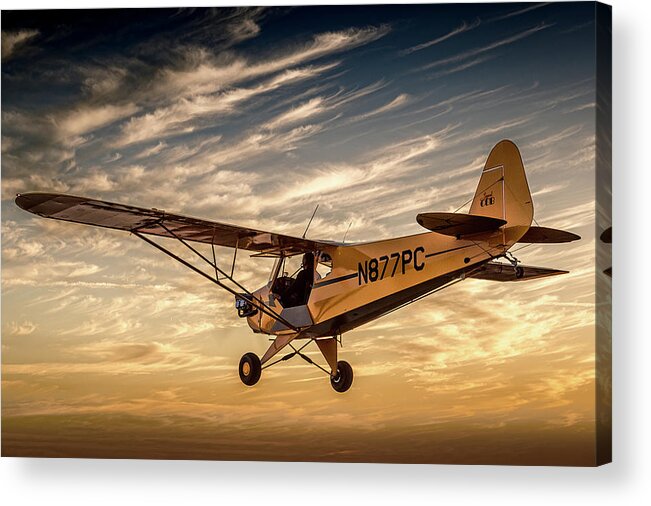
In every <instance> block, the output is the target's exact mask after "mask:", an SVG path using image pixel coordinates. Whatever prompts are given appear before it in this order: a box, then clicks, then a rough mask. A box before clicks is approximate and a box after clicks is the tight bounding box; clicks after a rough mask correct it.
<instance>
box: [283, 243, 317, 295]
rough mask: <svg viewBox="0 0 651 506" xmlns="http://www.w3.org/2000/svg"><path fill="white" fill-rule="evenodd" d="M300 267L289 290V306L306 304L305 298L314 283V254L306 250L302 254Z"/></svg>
mask: <svg viewBox="0 0 651 506" xmlns="http://www.w3.org/2000/svg"><path fill="white" fill-rule="evenodd" d="M301 267H302V269H301V270H300V271H299V273H298V274H297V275H296V279H295V280H294V283H292V286H291V288H290V290H289V292H290V296H289V301H290V304H291V306H288V307H292V306H302V305H304V304H307V299H308V298H309V296H310V291H311V290H312V284H313V283H314V254H313V253H311V252H307V253H305V254H304V255H303V260H302V262H301Z"/></svg>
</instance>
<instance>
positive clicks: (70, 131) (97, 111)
mask: <svg viewBox="0 0 651 506" xmlns="http://www.w3.org/2000/svg"><path fill="white" fill-rule="evenodd" d="M138 110H139V107H138V106H137V105H135V104H124V105H112V104H106V105H98V106H91V105H88V106H82V107H79V108H77V109H74V110H72V111H70V112H69V113H66V114H64V115H62V116H61V117H58V118H56V119H54V122H55V124H56V126H57V128H58V130H59V132H60V133H61V134H62V135H64V136H65V137H73V138H74V137H78V136H81V135H84V134H87V133H89V132H93V131H95V130H98V129H99V128H102V127H105V126H107V125H110V124H111V123H114V122H116V121H118V120H120V119H123V118H125V117H127V116H131V115H132V114H134V113H136V112H137V111H138Z"/></svg>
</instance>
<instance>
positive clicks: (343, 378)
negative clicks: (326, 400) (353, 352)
mask: <svg viewBox="0 0 651 506" xmlns="http://www.w3.org/2000/svg"><path fill="white" fill-rule="evenodd" d="M330 384H331V385H332V388H334V389H335V391H337V392H339V393H344V392H345V391H346V390H348V389H349V388H350V386H351V385H352V384H353V368H352V367H351V366H350V364H349V363H348V362H346V361H345V360H340V361H339V362H337V374H336V375H335V376H330Z"/></svg>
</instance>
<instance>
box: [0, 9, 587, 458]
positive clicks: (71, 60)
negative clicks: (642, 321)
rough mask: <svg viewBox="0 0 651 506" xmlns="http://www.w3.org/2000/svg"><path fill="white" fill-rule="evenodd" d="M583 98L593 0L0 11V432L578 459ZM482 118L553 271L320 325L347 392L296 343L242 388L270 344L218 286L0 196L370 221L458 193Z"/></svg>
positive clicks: (81, 443) (230, 448)
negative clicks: (297, 355) (340, 327)
mask: <svg viewBox="0 0 651 506" xmlns="http://www.w3.org/2000/svg"><path fill="white" fill-rule="evenodd" d="M595 100H596V86H595V24H594V5H593V4H591V3H563V4H543V3H539V4H493V5H488V4H484V5H473V4H465V5H430V6H428V5H421V6H404V5H402V6H399V7H391V6H379V7H377V6H374V7H368V6H365V7H350V6H348V7H275V8H266V9H262V8H235V9H167V10H154V9H147V10H145V9H133V10H113V11H101V10H93V11H75V10H69V11H36V12H34V11H31V12H19V11H3V12H2V436H3V439H2V452H3V455H44V456H95V457H132V458H195V459H228V460H233V459H234V460H246V459H267V460H325V461H363V462H369V461H379V462H441V463H452V462H454V463H464V462H465V463H514V464H566V465H585V464H589V463H591V462H592V461H593V460H594V436H595V434H594V432H595V429H594V423H595V403H594V399H595V369H594V356H595V346H594V339H595V330H594V324H595V313H594V310H595V307H594V300H595V282H594V279H595V269H594V261H595V254H594V249H595V231H594V219H595V218H594V216H595V182H594V179H595V174H594V166H595ZM504 138H509V139H511V140H513V141H514V142H515V143H516V144H517V145H518V146H519V148H520V150H521V153H522V156H523V160H524V164H525V168H526V172H527V177H528V181H529V186H530V188H531V192H532V195H533V199H534V206H535V215H534V217H535V220H536V222H537V223H538V224H540V225H541V226H549V227H554V228H560V229H564V230H569V231H572V232H574V233H577V234H579V235H581V237H582V239H581V240H580V241H577V242H575V243H572V244H566V245H532V246H527V247H526V248H522V246H518V248H522V251H521V252H517V253H516V256H517V257H518V258H519V259H520V260H522V261H523V263H525V264H528V265H537V266H545V267H552V268H559V269H567V270H569V271H570V273H569V274H567V275H564V276H557V277H554V278H549V279H543V280H538V281H531V282H528V283H517V284H510V283H492V282H488V281H481V280H467V281H464V282H463V283H458V284H456V285H455V286H453V287H450V288H449V289H446V290H445V291H442V292H439V293H437V294H435V295H432V296H430V297H428V298H426V299H424V300H421V301H419V302H417V303H415V304H412V305H410V306H408V307H406V308H404V309H401V310H400V311H398V312H395V313H392V314H390V315H388V316H386V317H383V318H381V319H379V320H376V321H375V322H372V323H370V324H368V325H365V326H363V327H360V328H359V329H356V330H354V331H351V332H349V333H347V334H345V335H344V336H343V348H342V349H340V359H344V360H347V361H348V362H350V363H351V365H352V366H353V369H354V372H355V379H354V383H353V386H352V388H351V390H350V391H349V392H347V393H346V394H344V395H341V394H337V393H336V392H334V391H333V390H332V389H331V387H330V385H329V382H328V378H327V377H326V376H325V375H324V374H323V373H322V372H320V371H319V370H317V369H315V368H313V367H309V366H308V365H307V364H305V363H304V362H302V361H298V360H293V361H290V362H287V363H285V364H282V366H276V367H273V368H271V369H269V370H267V371H265V372H264V373H263V376H262V379H261V381H260V383H259V384H258V385H256V386H255V387H254V388H246V387H244V386H243V385H242V384H241V383H240V380H239V378H238V375H237V364H238V362H239V358H240V356H241V355H242V354H243V353H245V352H248V351H253V352H256V353H257V354H258V355H262V354H263V353H264V351H265V349H266V348H267V346H268V344H269V343H268V341H267V339H266V338H265V337H263V336H259V335H253V334H252V333H251V332H250V330H249V329H248V326H247V325H246V324H245V323H244V322H243V321H241V320H239V319H238V318H237V316H236V312H235V310H234V308H233V300H232V297H231V296H230V295H228V294H226V293H223V292H220V291H219V290H218V289H217V288H215V287H214V286H212V285H211V284H210V283H209V282H207V281H205V280H203V279H202V278H200V277H199V276H197V275H196V274H194V273H192V272H190V271H188V270H186V269H185V268H184V267H182V266H180V265H177V264H176V263H174V262H173V261H172V260H170V259H169V258H167V257H164V256H162V255H161V254H160V253H158V252H156V251H155V250H153V249H151V248H149V247H148V246H147V245H146V244H144V243H142V242H141V241H138V240H137V239H136V238H135V237H130V236H129V235H128V234H125V233H120V232H118V231H110V230H102V229H93V228H92V227H84V226H81V225H75V224H68V223H60V222H56V221H52V220H44V219H40V218H37V217H35V216H33V215H31V214H28V213H25V212H24V211H22V210H20V209H19V208H18V207H16V205H15V204H14V202H13V198H14V196H15V194H16V193H17V192H23V191H36V190H38V191H56V192H64V193H71V194H77V195H84V196H89V197H93V198H100V199H104V200H109V201H117V202H123V203H127V204H133V205H138V206H143V207H156V208H158V209H165V210H168V211H170V212H178V213H183V214H189V215H192V216H197V217H202V218H206V219H212V220H216V221H222V222H227V223H235V224H240V225H243V226H251V227H254V228H258V229H264V230H270V231H277V232H281V233H286V234H290V235H296V236H300V235H301V234H302V233H303V230H304V228H305V225H306V223H307V221H308V220H309V218H310V216H311V214H312V212H313V210H314V207H315V206H316V204H319V211H318V213H317V215H316V217H315V218H314V220H313V222H312V225H311V227H310V230H309V232H308V237H311V238H314V239H331V240H341V239H342V238H343V237H344V235H345V234H346V231H347V230H348V232H347V234H346V240H347V241H365V240H376V239H382V238H391V237H396V236H400V235H407V234H412V233H418V232H420V231H422V229H421V228H420V227H419V225H418V224H417V223H416V219H415V218H416V215H417V214H418V213H420V212H434V211H454V210H456V209H458V208H459V207H461V206H463V205H464V203H466V202H467V201H469V199H471V198H472V195H473V193H474V190H475V187H476V184H477V181H478V179H479V174H480V172H481V169H482V167H483V164H484V162H485V159H486V157H487V155H488V153H489V151H490V149H491V147H492V146H493V145H495V144H496V143H497V142H498V141H500V140H501V139H504ZM461 210H462V211H463V210H466V211H467V206H466V207H465V209H464V208H463V207H462V209H461ZM170 247H171V248H175V245H173V244H171V245H170ZM231 255H232V251H230V250H220V251H218V262H219V263H220V264H223V265H226V266H230V261H231V258H232V256H231ZM270 268H271V263H270V260H267V259H251V258H249V257H248V256H246V255H238V264H237V267H236V269H235V275H236V278H237V279H238V281H240V282H241V283H243V284H245V285H246V286H247V287H248V288H250V289H256V288H258V287H260V286H261V285H263V284H264V283H266V280H267V278H268V275H269V270H270ZM310 356H312V357H313V358H314V359H315V360H322V358H321V357H320V355H319V354H318V351H316V348H315V350H313V351H312V352H311V353H310Z"/></svg>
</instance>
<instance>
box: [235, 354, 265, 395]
mask: <svg viewBox="0 0 651 506" xmlns="http://www.w3.org/2000/svg"><path fill="white" fill-rule="evenodd" d="M239 369H240V379H241V380H242V383H244V384H245V385H247V386H249V387H252V386H253V385H255V384H256V383H257V382H258V381H259V380H260V375H261V374H262V365H261V364H260V359H259V358H258V356H257V355H256V354H255V353H246V354H244V355H243V356H242V358H241V359H240V367H239Z"/></svg>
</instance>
